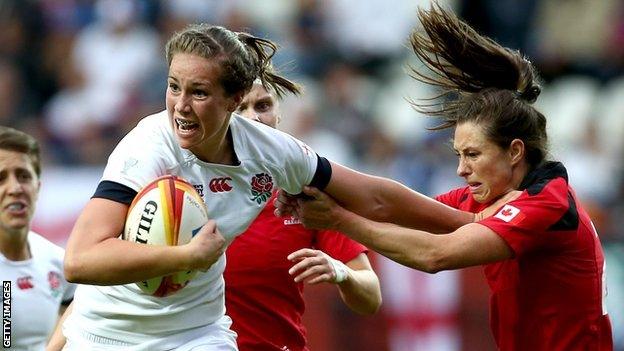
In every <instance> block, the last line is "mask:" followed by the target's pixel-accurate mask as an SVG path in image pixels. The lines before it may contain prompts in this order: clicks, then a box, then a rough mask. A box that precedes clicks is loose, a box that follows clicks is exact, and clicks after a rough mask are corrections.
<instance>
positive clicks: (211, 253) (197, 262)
mask: <svg viewBox="0 0 624 351" xmlns="http://www.w3.org/2000/svg"><path fill="white" fill-rule="evenodd" d="M185 246H186V247H187V250H188V257H189V259H190V262H189V269H190V270H193V269H199V270H201V271H204V272H205V271H207V270H208V269H209V268H210V267H211V266H212V265H213V264H214V263H215V262H217V260H218V259H219V257H221V255H222V254H223V252H224V251H225V238H224V237H223V235H221V233H220V232H219V229H217V222H215V221H214V220H212V219H211V220H208V222H206V224H204V226H203V227H202V228H201V229H200V230H199V232H198V233H197V235H195V236H194V237H193V239H191V241H190V242H189V243H188V244H186V245H185Z"/></svg>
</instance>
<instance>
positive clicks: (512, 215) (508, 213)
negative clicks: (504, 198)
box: [494, 205, 525, 224]
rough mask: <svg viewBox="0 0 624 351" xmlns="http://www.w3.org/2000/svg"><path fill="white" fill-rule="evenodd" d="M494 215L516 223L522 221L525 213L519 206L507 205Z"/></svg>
mask: <svg viewBox="0 0 624 351" xmlns="http://www.w3.org/2000/svg"><path fill="white" fill-rule="evenodd" d="M494 217H496V218H498V219H500V220H502V221H504V222H507V223H513V224H515V223H518V222H520V221H522V220H523V219H524V217H525V215H524V213H522V212H520V209H519V208H517V207H514V206H511V205H505V206H503V208H502V209H501V210H500V211H498V213H497V214H496V215H494Z"/></svg>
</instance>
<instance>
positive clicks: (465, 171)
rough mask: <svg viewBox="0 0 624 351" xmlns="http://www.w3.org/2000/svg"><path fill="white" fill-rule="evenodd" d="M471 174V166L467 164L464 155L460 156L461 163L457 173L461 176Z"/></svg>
mask: <svg viewBox="0 0 624 351" xmlns="http://www.w3.org/2000/svg"><path fill="white" fill-rule="evenodd" d="M469 174H470V168H469V167H468V165H467V164H466V160H465V159H464V158H463V157H460V158H459V163H458V165H457V175H458V176H460V177H466V176H467V175H469Z"/></svg>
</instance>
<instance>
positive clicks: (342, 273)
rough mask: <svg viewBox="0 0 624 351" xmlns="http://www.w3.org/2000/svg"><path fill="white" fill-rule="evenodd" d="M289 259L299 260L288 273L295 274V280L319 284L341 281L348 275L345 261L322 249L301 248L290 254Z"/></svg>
mask: <svg viewBox="0 0 624 351" xmlns="http://www.w3.org/2000/svg"><path fill="white" fill-rule="evenodd" d="M287 258H288V260H290V261H292V262H297V263H296V264H295V265H294V266H292V267H291V268H290V269H289V270H288V273H289V274H290V275H294V276H295V282H297V283H299V282H306V283H308V284H318V283H323V282H328V283H334V284H337V283H340V282H342V281H344V280H345V279H346V278H347V277H348V269H347V267H346V266H345V265H344V263H342V262H340V261H338V260H335V259H333V258H331V257H330V256H329V255H328V254H326V253H324V252H323V251H320V250H313V249H300V250H297V251H295V252H293V253H291V254H290V255H288V257H287Z"/></svg>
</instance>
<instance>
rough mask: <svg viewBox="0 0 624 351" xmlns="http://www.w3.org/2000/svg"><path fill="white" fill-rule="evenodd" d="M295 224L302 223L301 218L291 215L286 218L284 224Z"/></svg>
mask: <svg viewBox="0 0 624 351" xmlns="http://www.w3.org/2000/svg"><path fill="white" fill-rule="evenodd" d="M294 224H301V221H300V220H299V218H295V217H290V218H287V219H285V220H284V225H294Z"/></svg>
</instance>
